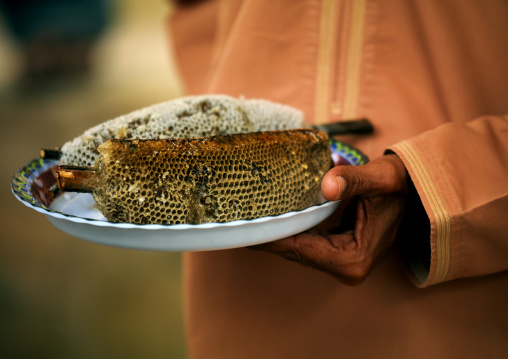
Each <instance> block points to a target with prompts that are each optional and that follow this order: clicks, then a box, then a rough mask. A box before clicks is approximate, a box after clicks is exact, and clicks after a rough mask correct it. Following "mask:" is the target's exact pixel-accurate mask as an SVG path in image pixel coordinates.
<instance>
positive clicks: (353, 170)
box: [321, 155, 407, 201]
mask: <svg viewBox="0 0 508 359" xmlns="http://www.w3.org/2000/svg"><path fill="white" fill-rule="evenodd" d="M406 182H407V173H406V169H405V167H404V164H403V163H402V161H401V160H400V159H399V158H398V157H397V156H396V155H386V156H382V157H380V158H378V159H376V160H374V161H372V162H370V163H368V164H366V165H362V166H337V167H334V168H332V169H331V170H330V171H328V173H326V174H325V176H324V177H323V180H322V182H321V192H322V193H323V196H324V197H325V198H326V199H327V200H330V201H337V200H339V199H340V200H342V199H346V198H351V197H354V196H361V195H364V196H375V195H380V194H390V193H403V192H404V191H406V188H407V184H406Z"/></svg>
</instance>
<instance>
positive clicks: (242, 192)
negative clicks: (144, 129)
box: [92, 129, 331, 224]
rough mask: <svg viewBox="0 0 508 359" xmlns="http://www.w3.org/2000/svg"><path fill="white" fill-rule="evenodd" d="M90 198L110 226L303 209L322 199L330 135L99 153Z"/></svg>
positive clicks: (109, 147)
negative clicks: (110, 223)
mask: <svg viewBox="0 0 508 359" xmlns="http://www.w3.org/2000/svg"><path fill="white" fill-rule="evenodd" d="M98 150H99V152H100V154H101V155H100V157H99V159H98V161H97V163H96V165H95V169H94V170H95V172H96V176H97V179H96V183H95V184H94V187H93V189H92V194H93V196H94V198H95V201H96V202H97V205H98V208H99V209H100V211H101V212H102V213H103V215H104V216H105V217H106V219H107V220H109V221H112V222H129V223H140V224H149V223H159V224H181V223H207V222H229V221H234V220H239V219H252V218H258V217H264V216H270V215H279V214H282V213H286V212H290V211H296V210H302V209H305V208H307V207H309V206H312V205H315V204H317V203H318V202H319V200H320V193H321V192H320V183H321V179H322V176H323V175H324V173H325V172H326V171H327V170H328V169H329V168H330V165H331V159H330V149H329V145H328V136H327V135H326V134H325V133H323V132H319V131H314V130H307V129H301V130H287V131H269V132H253V133H248V134H235V135H219V136H213V137H207V138H192V139H165V140H119V139H112V140H109V141H107V142H106V143H104V144H103V145H101V146H100V147H99V148H98Z"/></svg>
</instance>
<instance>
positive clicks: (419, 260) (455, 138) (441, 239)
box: [390, 116, 508, 287]
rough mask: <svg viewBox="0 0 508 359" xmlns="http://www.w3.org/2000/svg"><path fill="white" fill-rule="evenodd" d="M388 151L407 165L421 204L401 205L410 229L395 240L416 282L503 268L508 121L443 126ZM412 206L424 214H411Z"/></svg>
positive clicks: (506, 256)
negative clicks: (405, 208) (406, 206)
mask: <svg viewBox="0 0 508 359" xmlns="http://www.w3.org/2000/svg"><path fill="white" fill-rule="evenodd" d="M390 150H391V151H393V152H395V153H396V154H397V155H398V156H399V157H400V158H401V159H402V161H403V162H404V164H405V165H406V168H407V170H408V173H409V175H410V177H411V180H412V184H413V186H414V187H413V189H414V194H415V198H416V196H417V197H419V200H417V202H418V203H421V204H418V203H416V204H415V202H414V201H413V203H412V204H410V205H409V206H408V208H407V210H406V218H405V222H406V224H405V228H406V229H407V228H410V230H405V231H403V233H402V234H401V236H400V238H399V242H400V243H401V246H400V248H401V250H400V252H401V256H402V258H403V259H404V261H405V262H406V264H407V266H408V268H409V270H410V273H411V275H412V278H413V280H414V281H415V282H416V284H417V285H418V286H420V287H427V286H430V285H433V284H437V283H441V282H445V281H449V280H452V279H455V278H466V277H475V276H482V275H489V274H493V273H497V272H501V271H505V270H507V269H508V116H486V117H482V118H478V119H476V120H474V121H471V122H469V123H466V124H455V123H450V124H446V125H443V126H440V127H438V128H436V129H434V130H431V131H428V132H425V133H422V134H421V135H418V136H416V137H414V138H411V139H409V140H406V141H403V142H400V143H398V144H396V145H394V146H392V147H391V148H390ZM419 206H420V207H421V211H422V212H423V213H425V214H426V216H425V215H424V216H418V211H419V209H418V207H419ZM422 217H426V218H425V219H422ZM418 218H420V219H418ZM412 222H413V223H412ZM408 224H409V225H408ZM429 236H430V243H429ZM422 237H424V238H422ZM425 237H426V238H425ZM422 240H423V241H425V242H421V241H422Z"/></svg>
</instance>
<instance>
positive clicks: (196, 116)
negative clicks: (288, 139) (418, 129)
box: [60, 95, 304, 166]
mask: <svg viewBox="0 0 508 359" xmlns="http://www.w3.org/2000/svg"><path fill="white" fill-rule="evenodd" d="M301 127H304V116H303V113H302V112H301V111H299V110H297V109H294V108H292V107H289V106H284V105H281V104H277V103H273V102H270V101H267V100H258V99H242V98H233V97H229V96H225V95H203V96H189V97H182V98H178V99H175V100H172V101H167V102H164V103H160V104H156V105H152V106H149V107H146V108H143V109H140V110H137V111H134V112H132V113H129V114H126V115H123V116H120V117H117V118H114V119H112V120H109V121H106V122H103V123H101V124H99V125H97V126H95V127H92V128H90V129H89V130H87V131H85V132H84V133H83V134H82V135H81V136H78V137H76V138H75V139H73V140H71V141H69V142H67V143H65V144H64V145H63V146H62V148H61V152H62V156H61V158H60V163H61V164H65V165H74V166H93V165H94V163H95V161H96V160H97V158H98V157H99V152H98V151H97V147H98V146H100V145H101V144H103V143H104V142H106V141H107V140H109V139H112V138H119V139H167V138H192V137H210V136H215V135H220V134H234V133H245V132H255V131H271V130H284V129H291V128H301Z"/></svg>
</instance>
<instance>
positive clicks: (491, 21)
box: [168, 0, 508, 359]
mask: <svg viewBox="0 0 508 359" xmlns="http://www.w3.org/2000/svg"><path fill="white" fill-rule="evenodd" d="M168 31H169V32H170V38H171V41H172V46H174V47H175V51H176V52H177V60H178V61H179V64H180V68H181V73H182V77H183V79H184V80H185V81H186V83H187V84H188V88H187V89H188V93H189V94H190V93H226V94H230V95H233V96H240V95H243V96H245V97H249V98H253V97H254V98H255V97H260V98H266V99H270V100H273V101H278V102H281V103H285V104H288V105H292V106H295V107H297V108H300V109H302V110H303V111H304V112H305V114H306V116H307V119H308V121H309V122H315V123H317V122H331V121H340V120H342V119H347V118H352V117H367V118H369V119H370V120H371V121H372V122H373V124H374V126H375V128H376V131H375V134H373V135H372V136H366V137H345V138H342V139H343V140H344V141H346V142H349V143H351V144H353V145H354V146H356V147H358V148H359V149H361V150H362V151H363V152H365V153H366V154H367V155H369V156H370V157H371V158H375V157H377V156H380V155H382V154H383V152H384V151H385V150H386V149H391V150H393V151H395V152H396V153H397V154H398V155H399V156H400V157H401V158H402V160H403V161H404V163H405V165H406V167H407V168H408V171H409V173H410V175H411V178H412V180H413V182H414V184H415V187H416V190H417V191H418V195H419V196H420V199H421V202H422V203H423V205H424V207H425V212H426V213H427V216H428V218H429V221H430V238H429V237H427V238H426V239H425V240H426V241H430V255H431V258H430V266H426V265H425V262H426V261H427V262H428V258H426V257H428V256H429V253H417V254H416V256H415V257H414V258H413V257H411V258H405V259H406V262H408V266H409V269H410V270H409V271H408V272H409V273H410V275H409V278H410V279H412V281H411V280H410V279H408V276H407V274H406V269H405V268H406V266H404V265H403V264H402V261H401V260H400V259H399V256H398V255H397V252H396V251H395V250H393V251H392V252H391V253H390V254H389V255H388V256H387V257H386V258H385V259H384V260H383V261H382V263H380V265H379V266H378V267H376V269H375V270H374V272H373V273H372V274H371V276H370V277H369V278H368V279H367V281H366V282H365V283H364V284H362V285H360V286H358V287H347V286H344V285H342V284H340V283H339V282H337V281H335V280H334V279H333V278H331V277H329V276H328V275H326V274H323V273H320V272H318V271H315V270H312V269H309V268H305V267H302V266H300V265H298V264H295V263H291V262H288V261H285V260H283V259H280V258H278V257H276V256H273V255H270V254H266V253H259V252H253V251H250V250H247V249H235V250H225V251H216V252H203V253H191V254H186V255H185V262H184V263H185V268H184V269H185V283H186V287H185V295H186V319H187V328H188V330H187V334H188V342H189V351H190V354H191V358H222V359H224V358H339V357H343V358H480V357H481V358H507V357H508V272H507V269H508V118H507V117H506V116H503V115H505V114H508V65H507V64H508V62H507V61H508V40H507V37H506V36H507V34H508V2H507V1H505V0H488V1H464V0H447V1H442V0H390V1H381V0H354V1H352V0H323V1H319V0H299V1H290V0H270V1H266V0H244V1H242V0H235V1H232V0H224V1H222V0H215V1H210V2H204V3H202V4H199V5H196V6H195V7H189V8H186V9H184V10H181V11H180V10H178V9H177V11H176V12H175V13H174V14H173V16H172V17H171V20H170V22H169V27H168ZM424 232H425V231H421V228H419V227H418V226H415V227H414V230H413V232H412V233H410V234H408V235H405V236H404V238H401V239H400V240H401V241H404V242H405V243H411V241H417V240H419V237H421V234H422V233H424ZM404 256H405V253H402V257H404ZM426 259H427V260H426Z"/></svg>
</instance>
